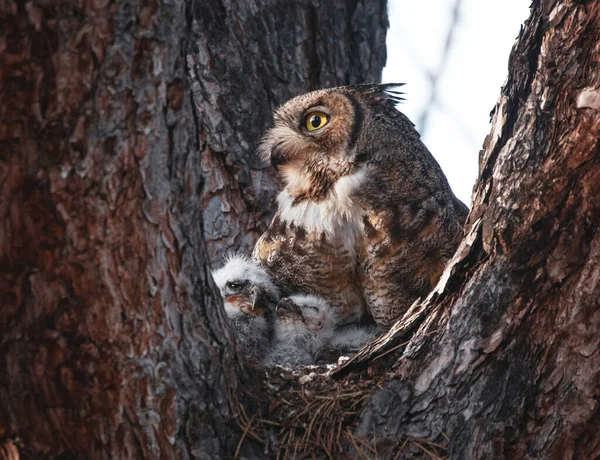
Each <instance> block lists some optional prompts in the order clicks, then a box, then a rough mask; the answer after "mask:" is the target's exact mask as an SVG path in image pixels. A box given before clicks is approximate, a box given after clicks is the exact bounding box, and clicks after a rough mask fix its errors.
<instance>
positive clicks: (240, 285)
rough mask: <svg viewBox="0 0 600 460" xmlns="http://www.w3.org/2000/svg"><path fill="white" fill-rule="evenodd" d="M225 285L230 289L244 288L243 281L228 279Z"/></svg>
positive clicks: (238, 289)
mask: <svg viewBox="0 0 600 460" xmlns="http://www.w3.org/2000/svg"><path fill="white" fill-rule="evenodd" d="M226 285H227V287H228V288H229V289H231V290H232V291H241V290H242V289H243V288H244V283H241V282H238V281H228V282H227V283H226Z"/></svg>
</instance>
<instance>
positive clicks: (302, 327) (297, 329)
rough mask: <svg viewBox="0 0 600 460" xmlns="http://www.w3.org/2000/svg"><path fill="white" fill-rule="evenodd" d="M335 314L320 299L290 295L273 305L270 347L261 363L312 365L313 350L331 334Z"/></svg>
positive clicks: (331, 335)
mask: <svg viewBox="0 0 600 460" xmlns="http://www.w3.org/2000/svg"><path fill="white" fill-rule="evenodd" d="M336 325H337V316H336V313H335V311H334V310H333V309H332V308H331V307H330V306H329V305H328V304H327V302H325V301H324V300H323V299H322V298H320V297H316V296H312V295H293V296H290V297H286V298H283V299H281V300H280V301H279V303H278V304H277V308H276V318H275V333H274V337H273V343H272V348H271V350H270V352H269V353H268V354H267V356H266V358H265V361H264V363H265V364H266V365H269V366H275V365H279V366H284V367H297V366H308V365H310V364H313V362H314V359H315V355H316V353H317V352H318V351H319V350H320V349H321V348H323V347H324V346H325V345H326V344H327V343H328V342H329V340H331V338H332V337H333V334H334V329H335V326H336Z"/></svg>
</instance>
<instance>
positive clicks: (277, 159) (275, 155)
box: [270, 149, 288, 169]
mask: <svg viewBox="0 0 600 460" xmlns="http://www.w3.org/2000/svg"><path fill="white" fill-rule="evenodd" d="M270 160H271V166H273V167H274V168H275V169H277V168H278V167H279V166H281V165H282V164H285V163H287V161H288V160H287V158H286V157H285V156H284V155H283V154H282V153H281V151H280V150H278V149H273V150H272V151H271V155H270Z"/></svg>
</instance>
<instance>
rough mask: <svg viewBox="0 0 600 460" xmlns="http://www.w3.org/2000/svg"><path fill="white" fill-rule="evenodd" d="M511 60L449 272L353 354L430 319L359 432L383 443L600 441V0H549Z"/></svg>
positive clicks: (591, 454) (514, 447) (456, 453)
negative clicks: (418, 440)
mask: <svg viewBox="0 0 600 460" xmlns="http://www.w3.org/2000/svg"><path fill="white" fill-rule="evenodd" d="M509 66H510V68H509V78H508V80H507V82H506V84H505V86H504V88H503V90H502V94H501V96H500V100H499V103H498V105H497V107H496V110H495V114H494V116H493V127H492V132H491V134H490V136H488V138H487V139H486V143H485V145H484V150H483V151H482V154H481V164H480V175H479V179H478V181H477V184H476V186H475V190H474V196H473V205H472V211H471V214H470V216H469V219H468V222H467V228H466V234H467V237H466V238H465V241H463V243H462V245H461V248H460V249H459V250H458V252H457V254H456V256H455V258H454V260H453V261H452V263H451V265H450V267H448V268H447V272H446V276H445V277H443V278H442V281H441V282H440V284H439V285H438V287H437V288H436V291H435V292H434V293H432V294H431V295H430V297H429V298H428V299H427V300H426V301H424V302H422V303H421V304H419V305H415V307H414V309H413V311H412V312H409V313H408V314H407V317H406V320H405V322H404V324H403V327H401V326H400V325H398V326H397V327H396V328H395V332H394V331H392V332H391V333H390V334H389V337H387V338H386V339H383V340H381V341H380V342H379V344H378V345H377V346H373V347H372V348H378V350H373V349H372V350H371V352H370V356H368V357H367V356H366V355H367V354H368V353H365V354H364V356H362V357H357V358H356V360H355V361H354V362H353V363H350V364H349V365H348V366H347V367H346V368H345V369H344V370H343V372H345V373H348V372H350V371H351V370H352V369H357V367H356V366H357V365H358V364H359V363H364V362H366V361H369V362H373V361H374V359H375V358H376V357H377V356H378V355H381V354H382V353H383V352H385V350H388V349H390V348H392V347H394V346H397V344H399V343H401V342H404V341H406V340H407V335H408V336H410V331H411V330H412V331H414V330H415V324H414V321H415V320H416V322H417V324H418V323H419V321H420V322H421V326H420V328H419V329H418V330H417V332H416V333H414V334H413V335H412V336H410V337H409V338H410V341H409V343H408V344H407V345H406V346H404V347H402V351H401V352H399V354H397V355H396V356H395V358H394V360H395V361H394V370H393V371H392V372H391V373H390V374H388V378H389V381H388V382H386V383H384V384H383V385H382V388H381V389H380V390H376V391H374V392H373V394H372V396H371V398H370V401H369V403H368V404H367V405H366V407H365V408H364V409H363V410H362V413H361V415H360V421H359V423H358V426H357V428H356V429H355V432H354V435H355V436H356V437H357V438H363V439H364V438H366V439H367V440H368V442H369V444H370V446H371V447H373V446H374V443H375V440H376V446H377V450H378V452H379V455H380V456H381V457H383V458H388V457H389V456H393V455H395V454H396V450H397V449H398V446H399V445H400V444H402V443H405V441H404V439H405V438H407V437H412V438H423V439H425V440H426V441H427V443H430V444H425V447H426V448H428V449H431V448H432V446H434V447H435V445H436V444H444V445H446V444H447V449H448V452H449V455H450V457H451V458H456V459H469V458H540V459H541V458H544V459H594V458H599V457H600V428H599V427H600V410H599V404H600V386H599V382H600V349H599V345H600V309H599V308H598V307H599V306H600V201H599V200H598V197H600V75H599V74H598V69H599V68H600V3H599V2H570V1H550V0H547V1H542V0H539V1H534V2H533V5H532V15H531V18H530V19H529V20H528V21H527V23H526V25H525V28H524V29H523V30H522V31H521V34H520V35H519V37H518V40H517V43H516V45H515V48H514V49H513V52H512V55H511V58H510V63H509ZM423 311H424V312H425V313H420V312H423ZM409 326H410V327H409ZM392 337H394V338H392ZM388 356H389V355H388ZM337 375H342V371H341V370H339V371H337ZM431 443H433V444H431Z"/></svg>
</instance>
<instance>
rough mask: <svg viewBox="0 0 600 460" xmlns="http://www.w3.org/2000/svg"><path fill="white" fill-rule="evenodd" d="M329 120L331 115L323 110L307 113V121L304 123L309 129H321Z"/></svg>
mask: <svg viewBox="0 0 600 460" xmlns="http://www.w3.org/2000/svg"><path fill="white" fill-rule="evenodd" d="M328 121H329V116H328V115H327V114H325V113H323V112H310V113H309V114H307V115H306V121H305V123H304V125H305V126H306V129H308V130H309V131H316V130H317V129H321V128H322V127H323V126H325V125H326V124H327V122H328Z"/></svg>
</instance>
